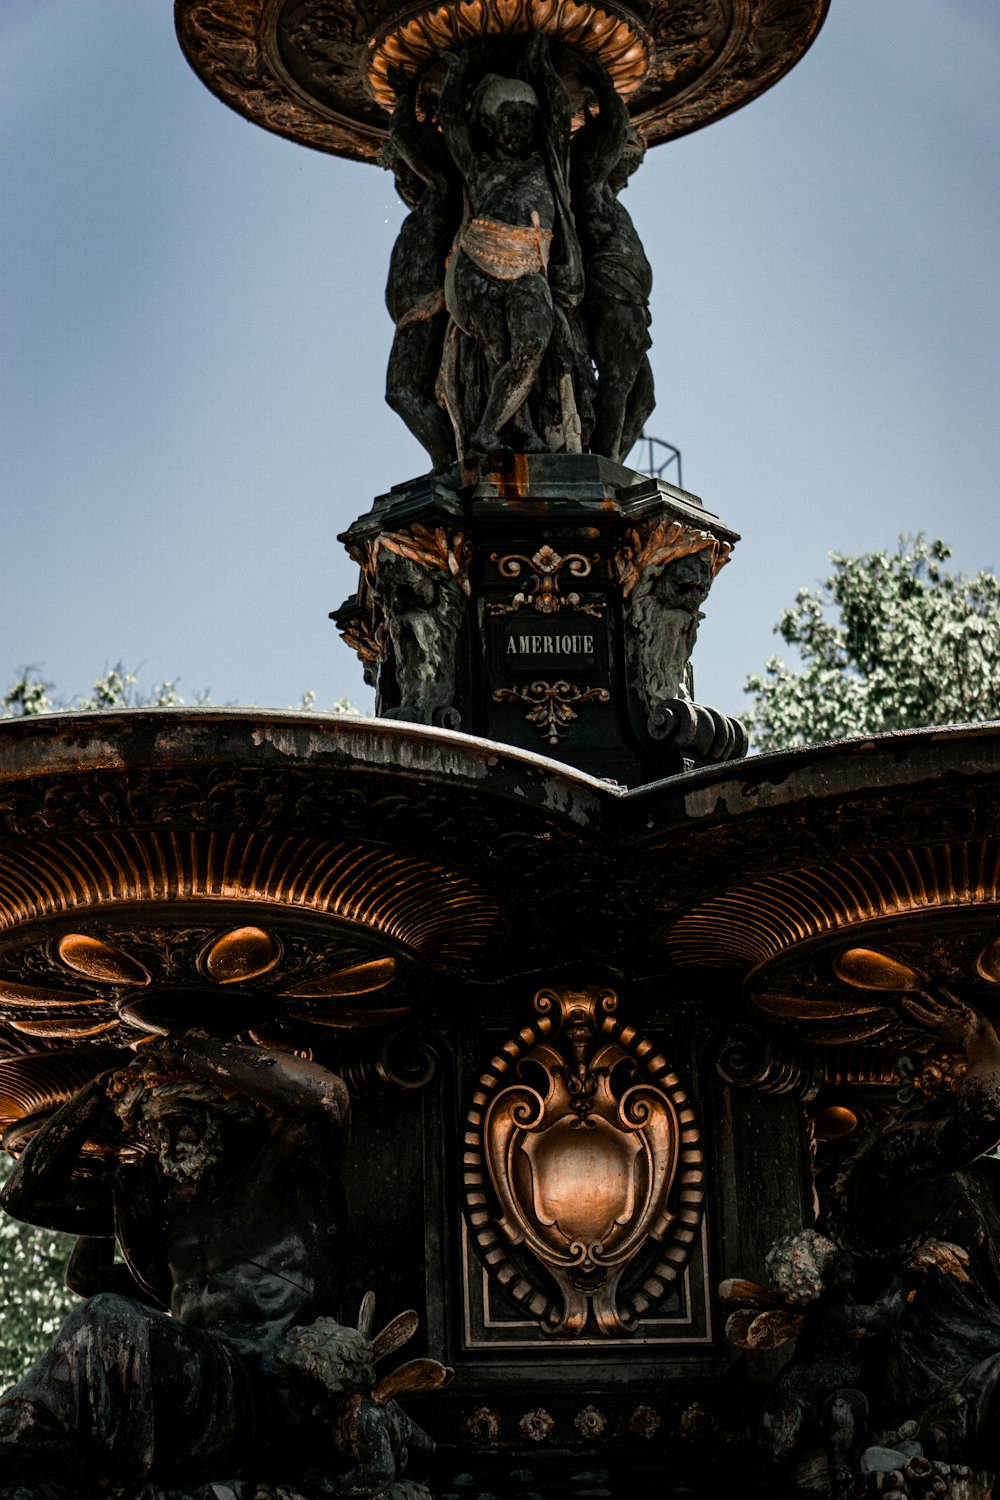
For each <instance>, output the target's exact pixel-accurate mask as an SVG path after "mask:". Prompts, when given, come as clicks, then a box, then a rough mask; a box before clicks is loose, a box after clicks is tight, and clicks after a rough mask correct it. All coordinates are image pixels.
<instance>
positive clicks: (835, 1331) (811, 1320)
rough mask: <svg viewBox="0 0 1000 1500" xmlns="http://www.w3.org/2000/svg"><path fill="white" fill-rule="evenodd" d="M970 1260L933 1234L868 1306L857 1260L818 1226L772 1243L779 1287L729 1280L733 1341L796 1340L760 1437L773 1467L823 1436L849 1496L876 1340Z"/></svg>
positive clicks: (756, 1346) (840, 1498) (844, 1496)
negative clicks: (928, 1282) (860, 1291)
mask: <svg viewBox="0 0 1000 1500" xmlns="http://www.w3.org/2000/svg"><path fill="white" fill-rule="evenodd" d="M967 1263H968V1257H967V1256H966V1254H965V1252H964V1251H963V1250H962V1249H960V1247H958V1246H956V1245H950V1244H943V1243H941V1242H939V1241H937V1240H929V1241H927V1242H926V1243H925V1244H923V1245H921V1246H920V1248H919V1249H917V1250H916V1251H914V1252H913V1253H912V1254H910V1255H909V1256H908V1257H907V1259H906V1261H905V1262H904V1263H903V1265H902V1267H901V1268H900V1269H899V1270H898V1271H896V1273H895V1274H894V1275H893V1276H892V1277H891V1279H890V1280H889V1281H888V1283H887V1284H885V1285H883V1286H881V1287H880V1288H879V1289H878V1291H877V1293H875V1294H874V1295H873V1296H872V1297H871V1298H870V1300H869V1301H865V1302H859V1301H857V1300H856V1298H855V1295H854V1294H855V1283H856V1268H855V1264H854V1260H853V1258H852V1257H851V1256H850V1255H848V1254H847V1253H846V1252H845V1251H844V1250H843V1249H842V1248H841V1246H839V1245H838V1244H836V1243H835V1242H834V1241H833V1240H831V1239H828V1238H827V1237H826V1236H825V1235H822V1234H818V1233H817V1232H816V1230H815V1229H803V1230H801V1231H800V1232H799V1233H798V1234H792V1235H787V1236H786V1237H785V1238H784V1239H781V1240H778V1241H777V1243H776V1244H774V1245H773V1246H772V1247H771V1250H770V1252H769V1253H768V1257H767V1272H768V1278H769V1281H770V1284H771V1285H770V1287H761V1286H758V1285H757V1284H756V1283H754V1282H749V1281H736V1280H733V1281H726V1282H723V1284H722V1286H721V1287H720V1289H719V1295H720V1297H721V1299H722V1301H723V1302H724V1303H728V1304H730V1305H734V1304H735V1306H736V1311H735V1312H733V1313H731V1314H730V1317H729V1319H728V1321H727V1324H726V1336H727V1338H728V1339H729V1341H730V1342H731V1343H733V1344H735V1345H737V1347H739V1348H742V1349H749V1350H760V1349H777V1348H780V1347H781V1346H782V1345H783V1344H784V1343H786V1342H787V1341H788V1340H790V1339H794V1340H795V1352H794V1355H793V1357H792V1359H791V1360H790V1361H789V1363H788V1364H787V1365H786V1366H785V1368H784V1369H783V1370H782V1371H781V1373H780V1374H779V1375H778V1377H777V1379H776V1380H775V1381H774V1383H773V1384H772V1386H771V1388H770V1389H769V1391H768V1392H767V1394H766V1396H765V1397H764V1402H763V1407H762V1410H761V1413H760V1424H759V1434H758V1436H759V1441H760V1444H761V1446H762V1448H763V1449H764V1451H765V1452H766V1454H767V1455H768V1457H769V1458H770V1460H771V1461H772V1463H774V1464H776V1465H778V1466H785V1467H787V1466H788V1465H789V1464H791V1463H792V1461H793V1460H795V1459H798V1458H800V1457H801V1456H802V1452H803V1448H804V1446H805V1445H806V1444H807V1443H808V1442H809V1440H810V1439H812V1440H813V1441H814V1442H817V1443H819V1442H821V1443H822V1444H823V1445H824V1447H825V1449H826V1457H827V1466H828V1472H829V1482H830V1488H829V1493H830V1495H831V1496H832V1500H850V1496H851V1494H852V1493H853V1487H854V1482H855V1478H856V1466H857V1463H858V1460H859V1458H860V1455H861V1450H862V1448H863V1447H864V1444H865V1439H866V1434H867V1427H868V1419H869V1404H868V1398H867V1396H866V1395H865V1392H864V1384H865V1381H864V1376H863V1371H864V1359H865V1351H866V1346H867V1344H868V1341H869V1340H871V1339H873V1338H874V1337H876V1336H877V1335H879V1334H881V1333H884V1332H886V1330H888V1329H890V1328H896V1327H898V1326H899V1325H900V1324H901V1323H902V1322H903V1319H904V1318H905V1317H906V1316H907V1314H908V1311H909V1308H910V1305H911V1303H912V1302H913V1300H914V1296H915V1295H919V1296H923V1295H924V1293H923V1290H922V1289H921V1291H920V1293H919V1294H917V1293H916V1288H917V1287H918V1285H920V1283H921V1282H922V1281H923V1280H924V1278H926V1277H927V1276H928V1275H929V1273H931V1272H932V1271H938V1272H940V1273H942V1274H943V1275H947V1276H952V1277H954V1278H956V1279H957V1280H958V1281H968V1275H967V1273H966V1270H965V1266H966V1264H967Z"/></svg>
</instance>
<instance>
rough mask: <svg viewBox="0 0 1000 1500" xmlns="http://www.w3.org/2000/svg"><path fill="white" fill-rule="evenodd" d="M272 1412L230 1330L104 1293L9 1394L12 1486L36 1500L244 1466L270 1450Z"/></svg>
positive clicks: (0, 1456) (3, 1406) (5, 1429)
mask: <svg viewBox="0 0 1000 1500" xmlns="http://www.w3.org/2000/svg"><path fill="white" fill-rule="evenodd" d="M154 1417H155V1420H154ZM271 1420H272V1416H271V1413H270V1409H269V1403H268V1401H267V1398H266V1395H265V1394H264V1393H263V1391H262V1390H261V1389H260V1387H259V1385H258V1382H257V1381H256V1380H255V1379H254V1377H253V1376H252V1375H251V1373H250V1372H249V1370H248V1369H247V1368H246V1367H245V1366H244V1365H243V1363H242V1362H241V1361H240V1359H239V1356H238V1355H237V1354H236V1353H235V1351H233V1350H232V1349H231V1348H230V1346H229V1345H228V1344H226V1343H224V1341H223V1340H221V1339H219V1338H216V1337H214V1336H213V1335H212V1334H210V1333H205V1332H202V1331H200V1330H198V1329H193V1328H187V1327H185V1326H184V1324H182V1323H179V1322H177V1321H176V1319H174V1318H170V1317H168V1316H167V1314H166V1313H160V1312H155V1311H153V1310H152V1309H150V1308H146V1307H142V1306H140V1305H139V1304H138V1303H136V1302H133V1301H131V1300H130V1299H129V1298H127V1297H119V1296H117V1295H115V1294H114V1293H101V1294H99V1295H98V1296H96V1297H91V1298H89V1299H88V1300H87V1301H86V1302H83V1303H81V1304H80V1306H79V1307H78V1308H76V1309H75V1310H74V1311H73V1312H72V1313H71V1314H70V1316H69V1317H68V1318H67V1319H66V1322H65V1323H64V1324H63V1326H62V1328H61V1329H60V1330H59V1332H58V1333H57V1335H56V1337H55V1340H54V1341H53V1344H52V1347H51V1349H49V1351H48V1352H47V1353H46V1354H45V1355H43V1357H42V1358H41V1359H40V1360H39V1362H38V1364H37V1365H36V1366H35V1367H34V1369H33V1370H31V1371H30V1372H29V1374H28V1375H26V1376H25V1378H24V1379H23V1380H22V1381H21V1382H20V1384H18V1385H16V1386H15V1387H14V1388H13V1390H11V1391H10V1392H9V1393H8V1394H7V1396H6V1397H5V1398H4V1399H3V1401H0V1475H2V1478H3V1482H4V1485H5V1486H7V1488H0V1496H2V1497H4V1500H13V1497H16V1496H17V1495H18V1491H19V1487H20V1488H23V1489H24V1491H25V1495H26V1496H28V1497H31V1500H34V1497H36V1496H37V1497H39V1500H41V1497H45V1500H49V1497H53V1500H55V1497H62V1496H65V1497H67V1500H69V1497H73V1500H79V1497H80V1496H82V1495H85V1494H89V1493H91V1491H92V1490H94V1489H95V1488H96V1487H97V1486H99V1485H102V1484H108V1485H112V1486H115V1485H118V1486H122V1487H129V1486H137V1485H141V1484H142V1483H144V1482H145V1481H146V1480H148V1479H150V1478H151V1477H153V1476H154V1475H155V1478H156V1479H157V1481H158V1482H161V1483H163V1482H169V1481H170V1480H176V1481H177V1482H178V1483H181V1484H183V1483H185V1482H186V1481H198V1480H201V1479H211V1478H212V1477H213V1476H217V1475H218V1474H220V1473H222V1474H226V1473H239V1472H240V1471H241V1469H242V1468H243V1467H244V1465H245V1464H247V1463H250V1464H252V1463H253V1462H254V1461H255V1460H259V1457H260V1452H261V1438H262V1437H263V1436H264V1434H266V1433H267V1429H268V1426H269V1425H270V1423H271ZM258 1434H260V1436H258Z"/></svg>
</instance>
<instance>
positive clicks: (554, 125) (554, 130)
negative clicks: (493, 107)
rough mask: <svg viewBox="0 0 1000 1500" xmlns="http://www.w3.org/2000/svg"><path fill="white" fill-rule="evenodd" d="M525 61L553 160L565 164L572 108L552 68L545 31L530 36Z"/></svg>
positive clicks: (563, 87) (561, 83)
mask: <svg viewBox="0 0 1000 1500" xmlns="http://www.w3.org/2000/svg"><path fill="white" fill-rule="evenodd" d="M524 61H525V73H526V74H527V81H528V82H529V83H530V84H531V86H532V88H533V89H534V90H535V93H536V94H537V95H538V99H539V103H540V104H541V107H542V118H543V119H544V121H545V129H546V131H547V132H548V134H549V139H550V142H551V146H552V150H553V153H554V156H555V159H556V161H558V162H561V163H565V162H566V161H567V157H568V153H569V142H570V136H571V135H572V133H573V105H572V103H571V102H570V97H569V94H568V93H567V92H566V88H565V86H564V84H563V81H562V79H561V78H560V77H559V74H558V73H557V72H556V70H555V68H554V67H553V66H552V59H551V58H550V56H549V42H548V37H547V36H546V35H545V33H544V31H536V32H533V33H532V37H531V41H530V42H529V43H528V50H527V52H526V53H525V58H524Z"/></svg>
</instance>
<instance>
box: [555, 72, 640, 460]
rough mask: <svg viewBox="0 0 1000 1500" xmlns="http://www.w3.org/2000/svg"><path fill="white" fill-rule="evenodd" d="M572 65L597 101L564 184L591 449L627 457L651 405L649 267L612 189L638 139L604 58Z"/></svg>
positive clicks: (622, 180) (632, 165)
mask: <svg viewBox="0 0 1000 1500" xmlns="http://www.w3.org/2000/svg"><path fill="white" fill-rule="evenodd" d="M579 69H580V73H581V76H582V78H583V80H584V81H585V82H586V83H588V84H589V85H590V88H591V90H592V91H593V94H594V97H595V99H596V101H597V105H598V110H599V113H597V114H596V115H595V114H594V113H593V111H592V109H591V108H590V107H589V106H588V107H586V108H585V121H584V125H583V129H582V130H580V131H579V133H578V134H577V136H576V137H575V139H574V141H573V147H572V153H571V157H570V191H571V197H572V203H573V213H574V216H575V218H576V226H577V232H578V234H579V236H580V245H581V249H582V252H583V267H584V276H585V282H586V291H585V294H584V299H583V316H584V321H585V323H586V326H587V333H588V337H589V340H590V353H591V356H592V358H593V361H594V364H595V365H596V366H597V376H598V384H597V398H596V408H597V410H596V422H595V425H594V430H593V433H592V434H591V438H590V448H591V452H593V453H603V454H604V455H605V457H607V458H610V459H613V460H614V461H615V462H616V463H617V462H622V461H623V460H624V459H625V458H627V457H628V454H629V452H630V451H631V449H632V447H633V446H634V444H635V443H636V441H637V439H638V437H639V435H640V433H641V432H642V429H643V426H644V425H645V422H646V419H647V417H648V416H649V414H650V412H651V411H652V410H653V406H654V403H655V397H654V394H653V371H652V368H651V366H650V363H649V356H648V354H647V352H646V351H647V350H648V349H649V347H650V344H651V340H650V337H649V296H650V292H651V290H652V286H653V272H652V270H651V268H650V265H649V261H648V260H647V259H646V255H645V252H644V250H643V248H642V242H641V240H640V239H639V236H638V234H637V233H636V230H635V225H634V224H633V223H632V219H631V217H630V215H629V213H628V210H627V209H626V208H624V207H623V206H622V204H621V203H620V202H619V197H618V195H619V194H620V193H621V191H622V189H623V188H624V187H626V186H627V184H628V180H629V178H630V177H631V175H632V173H633V172H634V171H635V170H636V169H637V168H638V167H639V166H640V164H641V163H642V159H643V156H644V155H645V150H646V147H645V142H644V141H643V139H642V137H641V136H640V135H639V133H638V132H637V131H636V130H635V129H634V128H633V126H632V124H631V121H630V120H629V117H628V110H627V109H626V108H625V105H624V103H623V101H622V99H621V98H620V96H619V94H618V91H617V89H616V88H615V86H614V84H613V83H612V81H611V77H610V75H609V74H608V72H607V70H606V68H605V67H604V66H603V64H602V63H601V62H600V61H599V60H598V58H596V57H595V56H594V54H593V53H591V52H582V53H581V55H580V60H579Z"/></svg>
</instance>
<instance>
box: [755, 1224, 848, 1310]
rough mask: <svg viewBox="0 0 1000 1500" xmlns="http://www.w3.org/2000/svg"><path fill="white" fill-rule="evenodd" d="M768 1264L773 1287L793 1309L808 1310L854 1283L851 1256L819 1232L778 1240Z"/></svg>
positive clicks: (806, 1231) (804, 1233)
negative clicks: (837, 1288)
mask: <svg viewBox="0 0 1000 1500" xmlns="http://www.w3.org/2000/svg"><path fill="white" fill-rule="evenodd" d="M766 1265H767V1274H768V1277H769V1278H770V1281H771V1285H772V1286H773V1287H774V1289H775V1291H776V1292H780V1293H781V1294H782V1296H783V1297H784V1298H785V1300H786V1302H789V1303H791V1305H792V1306H793V1307H807V1306H808V1305H809V1303H811V1302H817V1301H818V1300H819V1299H820V1298H821V1297H822V1296H823V1295H824V1293H826V1292H828V1291H831V1290H832V1289H833V1288H834V1287H838V1286H839V1287H845V1288H846V1287H847V1286H849V1285H850V1283H851V1280H852V1265H851V1258H850V1256H849V1255H847V1254H846V1253H845V1252H844V1251H843V1250H842V1249H841V1248H840V1246H839V1245H838V1244H837V1243H836V1241H835V1240H831V1239H827V1237H826V1235H825V1234H819V1233H818V1232H817V1230H815V1229H802V1230H800V1231H799V1233H798V1234H790V1235H786V1236H785V1238H784V1239H781V1240H778V1241H777V1242H776V1243H775V1244H774V1245H772V1246H771V1249H770V1250H769V1251H768V1256H767V1261H766Z"/></svg>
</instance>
